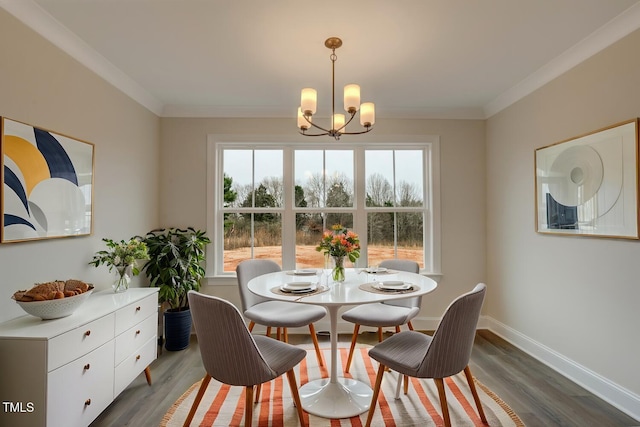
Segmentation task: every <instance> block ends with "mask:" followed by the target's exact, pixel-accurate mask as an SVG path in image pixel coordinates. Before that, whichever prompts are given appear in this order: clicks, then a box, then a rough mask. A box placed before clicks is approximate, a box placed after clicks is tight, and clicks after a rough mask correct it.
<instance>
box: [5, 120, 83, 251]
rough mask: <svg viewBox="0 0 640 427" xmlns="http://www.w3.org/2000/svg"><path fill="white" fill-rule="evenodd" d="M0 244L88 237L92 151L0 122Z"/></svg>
mask: <svg viewBox="0 0 640 427" xmlns="http://www.w3.org/2000/svg"><path fill="white" fill-rule="evenodd" d="M0 130H1V139H0V161H1V165H0V166H2V167H1V168H0V177H1V180H2V193H1V200H0V202H1V203H0V206H1V210H2V215H1V217H0V221H1V223H0V241H1V242H2V243H10V242H23V241H29V240H40V239H49V238H56V237H67V236H82V235H88V234H91V232H92V223H93V215H92V213H93V208H92V196H93V194H92V193H93V168H94V146H93V144H91V143H89V142H85V141H80V140H78V139H75V138H71V137H68V136H65V135H61V134H57V133H54V132H51V131H48V130H45V129H40V128H37V127H35V126H31V125H28V124H25V123H21V122H18V121H15V120H11V119H8V118H4V117H3V118H0Z"/></svg>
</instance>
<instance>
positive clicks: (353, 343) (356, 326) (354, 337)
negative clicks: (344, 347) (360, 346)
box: [344, 323, 360, 374]
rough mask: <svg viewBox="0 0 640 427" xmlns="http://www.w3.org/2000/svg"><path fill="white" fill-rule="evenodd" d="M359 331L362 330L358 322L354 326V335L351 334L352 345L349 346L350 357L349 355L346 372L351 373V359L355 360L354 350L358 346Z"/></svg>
mask: <svg viewBox="0 0 640 427" xmlns="http://www.w3.org/2000/svg"><path fill="white" fill-rule="evenodd" d="M358 331H360V325H358V324H357V323H356V325H355V326H354V327H353V336H351V347H349V357H347V365H346V366H345V368H344V372H345V373H347V374H348V373H349V368H350V367H351V361H352V360H353V352H354V351H355V348H356V341H358Z"/></svg>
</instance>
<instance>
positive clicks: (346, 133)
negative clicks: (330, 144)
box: [341, 126, 373, 135]
mask: <svg viewBox="0 0 640 427" xmlns="http://www.w3.org/2000/svg"><path fill="white" fill-rule="evenodd" d="M372 129H373V126H367V127H366V130H363V131H360V132H341V133H342V135H361V134H363V133H367V132H371V130H372Z"/></svg>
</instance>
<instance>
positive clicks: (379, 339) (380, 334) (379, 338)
mask: <svg viewBox="0 0 640 427" xmlns="http://www.w3.org/2000/svg"><path fill="white" fill-rule="evenodd" d="M378 342H382V328H378Z"/></svg>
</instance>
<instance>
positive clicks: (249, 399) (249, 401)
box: [244, 385, 253, 427]
mask: <svg viewBox="0 0 640 427" xmlns="http://www.w3.org/2000/svg"><path fill="white" fill-rule="evenodd" d="M244 396H245V398H244V425H245V427H251V421H252V419H253V386H252V385H248V386H246V387H245V388H244Z"/></svg>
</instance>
